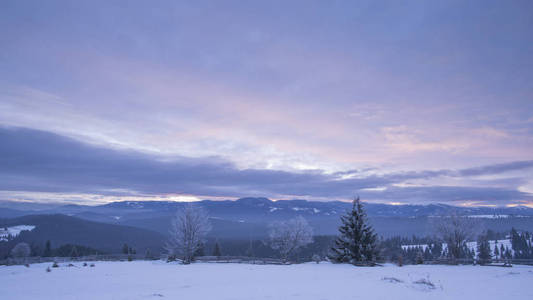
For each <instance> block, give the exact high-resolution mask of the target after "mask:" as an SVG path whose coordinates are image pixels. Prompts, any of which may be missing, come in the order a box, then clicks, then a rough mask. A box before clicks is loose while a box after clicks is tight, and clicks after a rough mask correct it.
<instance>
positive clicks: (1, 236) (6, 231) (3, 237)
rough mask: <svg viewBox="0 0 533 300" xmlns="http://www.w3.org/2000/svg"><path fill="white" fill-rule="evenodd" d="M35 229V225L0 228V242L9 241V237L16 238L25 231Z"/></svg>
mask: <svg viewBox="0 0 533 300" xmlns="http://www.w3.org/2000/svg"><path fill="white" fill-rule="evenodd" d="M34 228H35V226H33V225H17V226H11V227H7V228H0V242H1V241H7V237H8V236H9V235H11V236H13V237H16V236H17V235H19V234H20V232H22V231H24V230H28V231H32V230H33V229H34Z"/></svg>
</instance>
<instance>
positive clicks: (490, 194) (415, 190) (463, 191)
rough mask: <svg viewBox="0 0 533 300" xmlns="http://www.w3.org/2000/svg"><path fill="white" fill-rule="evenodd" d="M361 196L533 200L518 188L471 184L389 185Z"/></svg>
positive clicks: (419, 200) (450, 200)
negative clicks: (381, 189)
mask: <svg viewBox="0 0 533 300" xmlns="http://www.w3.org/2000/svg"><path fill="white" fill-rule="evenodd" d="M361 196H362V197H364V198H365V197H366V198H373V199H380V200H387V201H406V202H415V203H431V202H433V203H435V202H440V203H451V204H454V202H455V203H456V204H460V203H464V202H468V201H472V202H476V203H479V204H496V205H505V204H509V203H510V201H515V202H516V203H521V202H528V201H532V200H533V196H532V195H531V194H529V193H524V192H521V191H518V190H512V189H505V188H495V187H470V186H468V187H463V186H417V187H389V188H387V189H386V190H383V191H375V192H364V193H362V194H361Z"/></svg>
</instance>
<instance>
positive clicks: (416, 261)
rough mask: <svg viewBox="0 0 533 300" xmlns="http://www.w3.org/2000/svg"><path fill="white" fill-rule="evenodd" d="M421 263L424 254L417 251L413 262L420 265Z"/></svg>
mask: <svg viewBox="0 0 533 300" xmlns="http://www.w3.org/2000/svg"><path fill="white" fill-rule="evenodd" d="M423 263H424V255H423V254H422V251H418V252H417V253H416V258H415V264H417V265H421V264H423Z"/></svg>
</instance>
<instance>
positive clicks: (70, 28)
mask: <svg viewBox="0 0 533 300" xmlns="http://www.w3.org/2000/svg"><path fill="white" fill-rule="evenodd" d="M532 82H533V3H532V2H531V1H519V0H512V1H490V0H488V1H452V0H450V1H157V2H151V1H16V0H5V1H2V2H1V3H0V200H16V201H39V202H57V201H60V202H68V203H83V204H100V203H105V202H109V201H120V200H173V201H189V200H199V199H215V200H216V199H236V198H239V197H248V196H253V197H256V196H262V197H269V198H271V199H308V200H318V201H331V200H341V201H342V200H348V199H351V198H352V197H353V196H354V195H360V196H361V198H362V199H363V200H365V201H369V202H377V203H392V204H429V203H446V204H451V205H474V206H475V205H491V206H492V205H497V206H509V205H529V206H533V84H532Z"/></svg>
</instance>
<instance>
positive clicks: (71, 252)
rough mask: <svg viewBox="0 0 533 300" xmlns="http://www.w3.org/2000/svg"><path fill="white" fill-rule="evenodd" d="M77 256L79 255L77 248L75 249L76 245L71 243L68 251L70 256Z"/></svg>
mask: <svg viewBox="0 0 533 300" xmlns="http://www.w3.org/2000/svg"><path fill="white" fill-rule="evenodd" d="M78 256H79V254H78V249H76V246H75V245H73V246H72V250H71V251H70V257H78Z"/></svg>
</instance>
